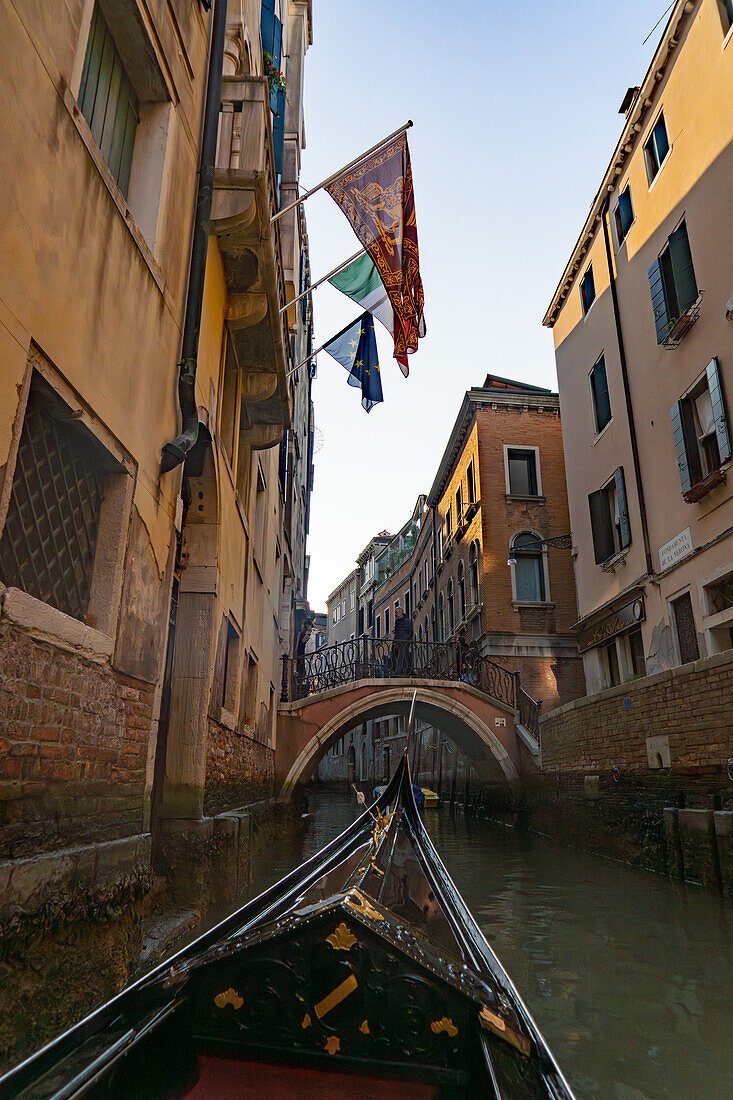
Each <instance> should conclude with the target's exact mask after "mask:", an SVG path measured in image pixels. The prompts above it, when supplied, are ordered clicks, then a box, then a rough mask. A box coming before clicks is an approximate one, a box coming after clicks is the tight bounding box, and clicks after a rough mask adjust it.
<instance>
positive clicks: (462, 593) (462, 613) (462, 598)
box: [458, 562, 466, 622]
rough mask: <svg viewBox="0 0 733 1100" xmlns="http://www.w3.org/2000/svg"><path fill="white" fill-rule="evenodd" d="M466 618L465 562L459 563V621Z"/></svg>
mask: <svg viewBox="0 0 733 1100" xmlns="http://www.w3.org/2000/svg"><path fill="white" fill-rule="evenodd" d="M465 618H466V569H465V566H464V564H463V562H459V563H458V621H459V622H463V620H464V619H465Z"/></svg>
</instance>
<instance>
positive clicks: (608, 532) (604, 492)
mask: <svg viewBox="0 0 733 1100" xmlns="http://www.w3.org/2000/svg"><path fill="white" fill-rule="evenodd" d="M588 506H589V508H590V525H591V532H592V534H593V552H594V554H595V560H596V565H601V564H603V562H606V561H608V559H609V558H612V557H614V555H616V554H618V553H620V552H621V550H624V549H625V548H626V547H627V546H629V545H630V543H631V528H630V525H629V512H628V506H627V503H626V483H625V480H624V470H623V466H619V468H618V469H617V470H616V471H615V472H614V475H613V477H612V478H611V480H610V481H609V482H608V483H607V484H606V485H604V487H603V488H602V489H599V490H598V491H597V492H595V493H591V494H590V496H589V497H588Z"/></svg>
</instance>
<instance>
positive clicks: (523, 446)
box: [503, 443, 545, 501]
mask: <svg viewBox="0 0 733 1100" xmlns="http://www.w3.org/2000/svg"><path fill="white" fill-rule="evenodd" d="M503 451H504V485H505V490H506V496H507V498H508V499H510V500H537V501H539V500H544V499H545V497H544V494H543V492H542V468H541V465H540V449H539V447H536V446H533V445H532V444H528V443H504V444H503ZM510 451H533V452H534V471H535V478H536V480H537V492H536V493H530V494H529V495H525V494H523V493H522V494H519V493H512V486H511V481H510V479H509V452H510Z"/></svg>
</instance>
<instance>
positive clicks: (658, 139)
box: [644, 114, 669, 183]
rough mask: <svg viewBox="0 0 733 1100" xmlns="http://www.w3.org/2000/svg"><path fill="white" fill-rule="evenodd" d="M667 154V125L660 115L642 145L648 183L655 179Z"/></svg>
mask: <svg viewBox="0 0 733 1100" xmlns="http://www.w3.org/2000/svg"><path fill="white" fill-rule="evenodd" d="M668 152H669V138H668V137H667V124H666V122H665V121H664V115H663V114H660V116H659V118H658V119H657V121H656V122H655V123H654V129H653V130H652V132H651V134H650V135H649V137H648V138H647V140H646V142H645V143H644V159H645V161H646V172H647V176H648V178H649V183H651V182H652V180H653V179H654V178H655V177H656V175H657V172H658V171H659V169H660V168H661V167H662V162H663V161H664V159H665V157H666V156H667V153H668Z"/></svg>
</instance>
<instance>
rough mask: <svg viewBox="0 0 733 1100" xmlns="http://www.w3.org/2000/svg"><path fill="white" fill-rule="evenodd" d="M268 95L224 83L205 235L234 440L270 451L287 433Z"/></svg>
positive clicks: (253, 79)
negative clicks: (233, 364) (238, 411)
mask: <svg viewBox="0 0 733 1100" xmlns="http://www.w3.org/2000/svg"><path fill="white" fill-rule="evenodd" d="M277 209H278V199H277V177H276V173H275V163H274V153H273V144H272V118H271V114H270V105H269V89H268V85H267V80H266V79H265V78H264V77H257V76H248V77H224V81H223V87H222V104H221V114H220V117H219V145H218V149H217V158H216V172H215V176H214V199H213V206H212V211H211V231H212V233H213V234H214V235H215V236H216V237H217V239H218V243H219V251H220V253H221V258H222V263H223V265H224V275H225V279H226V286H227V307H226V326H227V332H228V334H229V340H230V343H231V346H232V349H233V351H234V355H235V356H236V359H237V363H238V365H239V369H240V371H241V373H242V419H241V425H242V427H241V433H242V439H243V441H244V442H245V443H248V444H249V445H250V446H251V447H253V448H255V449H256V450H262V449H265V448H267V447H274V446H276V445H277V444H278V443H279V442H280V440H281V439H282V435H283V431H284V430H285V429H286V428H288V427H290V409H289V403H288V396H287V382H286V371H287V364H288V351H287V348H288V334H287V329H286V324H287V320H286V317H285V315H284V314H281V313H280V309H281V308H282V307H283V306H284V305H285V277H284V270H283V261H282V252H281V243H280V230H279V227H278V223H275V224H274V225H273V224H271V222H270V218H271V217H272V215H273V214H274V213H275V212H276V210H277Z"/></svg>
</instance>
